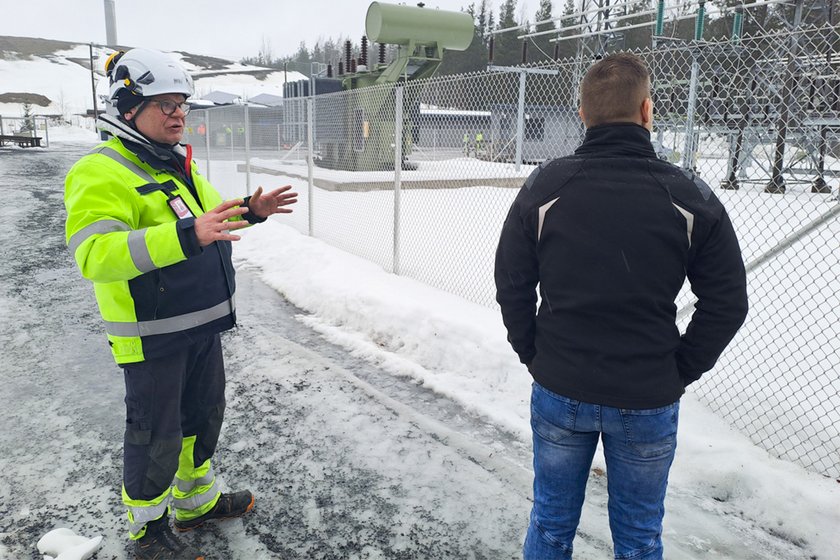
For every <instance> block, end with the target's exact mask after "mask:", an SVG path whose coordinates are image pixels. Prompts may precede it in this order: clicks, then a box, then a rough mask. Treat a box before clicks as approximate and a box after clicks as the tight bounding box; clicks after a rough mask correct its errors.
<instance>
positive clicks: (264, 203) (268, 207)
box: [248, 185, 297, 218]
mask: <svg viewBox="0 0 840 560" xmlns="http://www.w3.org/2000/svg"><path fill="white" fill-rule="evenodd" d="M291 188H292V186H291V185H285V186H283V187H280V188H279V189H274V190H273V191H271V192H267V193H263V188H262V187H259V188H258V189H257V190H256V191H254V194H252V195H251V199H250V200H249V201H248V207H249V208H250V209H251V213H252V214H255V215H256V216H257V217H259V218H268V217H269V216H271V215H272V214H288V213H289V212H291V211H292V209H291V208H283V207H284V206H288V205H289V204H294V203H295V202H297V193H294V192H292V193H290V192H286V191H288V190H289V189H291Z"/></svg>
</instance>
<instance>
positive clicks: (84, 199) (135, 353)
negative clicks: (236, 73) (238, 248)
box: [65, 137, 236, 364]
mask: <svg viewBox="0 0 840 560" xmlns="http://www.w3.org/2000/svg"><path fill="white" fill-rule="evenodd" d="M127 146H132V144H131V143H125V142H124V141H123V140H122V139H120V138H117V137H114V138H111V139H110V140H108V141H107V142H104V143H103V144H100V145H99V146H97V148H95V149H94V150H93V151H92V152H91V153H89V154H88V155H86V156H85V157H83V158H82V159H80V160H79V161H78V162H77V163H76V164H75V165H74V166H73V168H72V169H71V170H70V172H69V173H68V174H67V178H66V181H65V206H66V208H67V222H66V240H67V244H68V247H69V249H70V252H71V254H72V255H73V256H74V258H75V260H76V263H77V265H78V266H79V269H80V270H81V272H82V275H83V276H84V277H85V278H87V279H89V280H91V281H93V284H94V289H95V293H96V301H97V303H98V305H99V311H100V313H101V315H102V318H103V320H104V321H105V331H106V333H107V335H108V341H109V343H110V345H111V351H112V352H113V355H114V358H115V360H116V361H117V363H118V364H128V363H133V362H140V361H143V360H146V359H151V358H157V357H161V356H165V355H166V354H168V353H170V352H172V351H174V350H177V349H179V348H181V347H182V346H183V345H185V344H189V343H191V342H193V341H194V340H195V339H196V337H199V336H206V335H209V334H214V333H217V332H220V331H223V330H226V329H229V328H231V327H232V326H233V325H234V324H235V321H236V316H235V303H234V297H233V296H234V291H235V282H234V268H233V264H232V262H231V244H230V242H227V241H225V242H215V243H211V244H210V245H207V246H205V247H200V246H199V244H198V239H197V238H196V236H195V231H194V222H195V217H198V216H201V215H202V214H203V213H204V212H205V211H206V210H211V209H213V208H215V207H216V206H217V205H218V204H220V203H221V202H222V198H221V196H220V195H219V193H218V192H217V191H216V190H215V189H214V188H213V187H212V185H210V183H209V182H208V181H207V180H206V179H204V177H202V176H201V175H200V174H199V173H198V170H197V169H196V167H195V165H194V164H193V163H192V162H190V165H191V167H190V169H191V173H190V174H189V175H191V176H187V175H188V174H186V173H181V174H179V173H177V172H176V171H175V170H174V169H173V166H167V165H166V162H163V161H160V160H157V159H156V158H154V157H149V154H148V153H146V152H145V151H142V150H138V152H137V153H141V154H143V155H144V160H148V161H141V159H140V157H138V155H137V154H136V153H135V152H133V151H132V150H130V149H129V148H128V147H127ZM135 146H136V145H135ZM187 161H189V159H188V160H187ZM190 182H191V183H192V185H193V186H194V190H195V193H196V194H197V198H196V197H195V196H193V194H192V192H191V190H190V189H189V188H188V186H187V185H188V184H189V183H190ZM176 197H180V199H181V200H182V201H183V202H184V203H185V204H186V206H187V207H188V208H189V211H190V212H191V214H192V215H193V216H194V217H185V218H179V217H178V216H177V215H176V212H175V210H173V208H172V207H171V206H170V202H169V201H170V200H171V199H173V198H176ZM182 215H183V212H182Z"/></svg>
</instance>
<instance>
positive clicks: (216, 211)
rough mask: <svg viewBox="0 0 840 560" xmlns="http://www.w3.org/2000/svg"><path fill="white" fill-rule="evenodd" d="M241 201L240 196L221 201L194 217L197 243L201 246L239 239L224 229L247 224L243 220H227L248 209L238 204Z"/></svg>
mask: <svg viewBox="0 0 840 560" xmlns="http://www.w3.org/2000/svg"><path fill="white" fill-rule="evenodd" d="M242 203H243V200H242V199H241V198H237V199H234V200H228V201H227V202H222V203H221V204H219V205H218V206H216V207H215V208H213V209H212V210H210V211H209V212H207V213H206V214H202V215H201V216H199V217H198V218H196V219H195V236H196V237H197V238H198V244H199V245H201V246H202V247H206V246H207V245H210V244H211V243H213V242H214V241H239V239H240V237H239V236H238V235H232V234H231V233H229V232H228V231H226V230H231V229H239V228H244V227H246V226H248V225H249V224H248V222H246V221H245V220H237V221H235V222H228V221H226V220H229V219H230V218H232V217H234V216H241V215H242V214H244V213H245V212H247V211H248V209H247V208H243V207H241V206H239V205H240V204H242Z"/></svg>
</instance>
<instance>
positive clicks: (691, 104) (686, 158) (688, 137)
mask: <svg viewBox="0 0 840 560" xmlns="http://www.w3.org/2000/svg"><path fill="white" fill-rule="evenodd" d="M705 4H706V2H705V0H700V6H699V7H698V8H697V21H696V22H695V26H694V40H695V42H697V41H700V40H701V39H702V38H703V20H704V18H705V16H706V11H705ZM700 48H701V47H700V46H699V45H698V46H697V47H695V48H693V49H692V50H691V82H690V83H689V86H688V111H687V113H686V118H685V121H686V122H685V144H684V147H683V165H682V166H683V169H688V170H692V171H693V170H694V166H695V158H694V153H695V152H696V151H697V143H696V142H695V140H694V117H695V113H696V112H697V81H698V78H699V74H700V50H699V49H700Z"/></svg>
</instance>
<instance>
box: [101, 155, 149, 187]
mask: <svg viewBox="0 0 840 560" xmlns="http://www.w3.org/2000/svg"><path fill="white" fill-rule="evenodd" d="M91 153H92V154H102V155H103V156H107V157H109V158H111V159H112V160H114V161H116V162H117V163H119V164H120V165H122V166H123V167H125V168H126V169H128V170H129V171H131V172H132V173H134V174H135V175H137V176H139V177H140V178H141V179H143V180H144V181H146V182H147V183H157V181H155V179H154V177H152V176H151V175H149V173H148V172H147V171H145V170H144V169H143V168H142V167H140V166H139V165H137V164H136V163H134V162H133V161H131V160H130V159H128V158H127V157H125V156H124V155H122V154H121V153H119V152H118V151H116V150H115V149H113V148H108V147H107V146H104V147H102V148H97V149H95V150H93V151H92V152H91Z"/></svg>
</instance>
